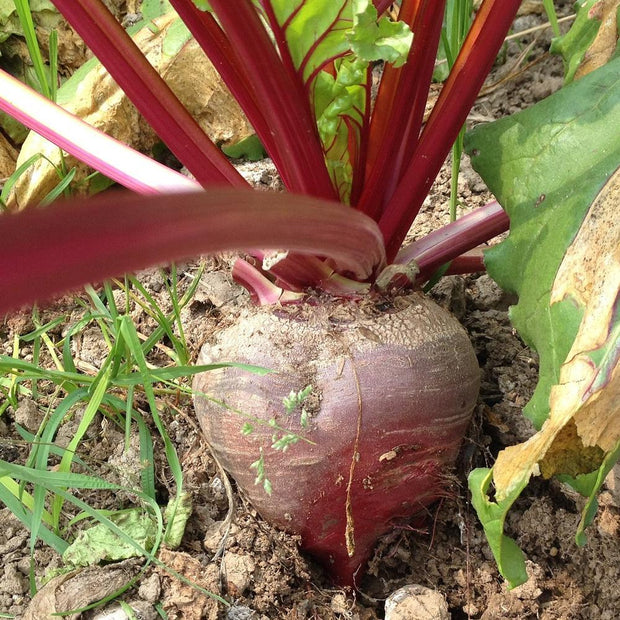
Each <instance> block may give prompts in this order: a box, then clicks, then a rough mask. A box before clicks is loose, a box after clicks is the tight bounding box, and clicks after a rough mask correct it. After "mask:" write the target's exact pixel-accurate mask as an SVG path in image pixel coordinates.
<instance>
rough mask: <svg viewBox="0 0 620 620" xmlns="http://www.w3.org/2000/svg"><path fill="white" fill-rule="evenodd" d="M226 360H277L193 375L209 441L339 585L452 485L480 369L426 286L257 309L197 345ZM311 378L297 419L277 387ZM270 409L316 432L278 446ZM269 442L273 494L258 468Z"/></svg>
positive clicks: (287, 423)
mask: <svg viewBox="0 0 620 620" xmlns="http://www.w3.org/2000/svg"><path fill="white" fill-rule="evenodd" d="M386 306H387V307H386ZM221 361H235V362H243V363H249V364H254V365H258V366H263V367H265V368H270V369H272V370H274V371H275V372H272V373H270V374H267V375H263V376H259V375H256V374H251V373H250V372H247V371H244V370H240V369H237V368H226V369H221V370H214V371H210V372H205V373H202V374H200V375H198V376H197V377H196V379H195V381H194V391H195V396H194V402H195V408H196V412H197V414H198V418H199V420H200V424H201V426H202V429H203V431H204V433H205V436H206V439H207V441H208V443H209V444H210V446H211V448H212V450H213V452H214V454H215V456H216V457H217V458H218V460H219V461H220V463H221V464H222V466H223V467H224V468H225V469H226V470H227V471H228V472H229V473H230V474H231V475H232V476H233V478H234V479H235V480H236V482H237V485H238V487H239V488H240V489H241V490H242V491H243V492H244V493H245V494H246V495H247V497H248V499H249V500H250V502H251V503H252V504H253V505H254V507H255V508H256V509H257V510H258V512H259V513H260V514H261V516H262V517H263V518H264V519H266V520H267V521H269V522H271V523H272V524H274V525H277V526H279V527H281V528H284V529H286V530H287V531H289V532H292V533H295V534H300V535H301V540H302V547H303V549H305V550H306V551H307V552H309V553H310V554H312V555H313V556H314V557H315V558H317V559H319V560H320V561H321V562H322V563H323V564H324V565H325V567H326V568H327V570H328V571H329V572H330V574H331V576H332V578H333V579H334V581H335V582H336V583H338V584H341V585H352V584H353V583H354V581H355V579H356V577H357V578H358V579H359V577H360V576H361V572H363V569H364V566H365V564H366V562H367V560H368V558H369V555H370V553H371V552H372V549H373V546H374V544H375V543H376V541H377V539H378V537H379V536H381V535H382V534H385V533H386V532H387V531H389V530H390V529H391V528H392V527H393V526H394V524H396V523H398V522H402V521H403V520H409V519H411V518H412V517H414V516H415V515H418V514H421V513H423V511H424V509H425V507H426V506H428V505H429V504H430V503H432V502H433V501H435V500H436V499H438V498H439V497H441V496H442V494H444V493H445V481H446V475H447V474H448V473H449V470H450V467H451V466H452V465H453V463H454V460H455V458H456V455H457V453H458V450H459V446H460V443H461V440H462V438H463V435H464V433H465V431H466V429H467V426H468V423H469V420H470V416H471V412H472V410H473V407H474V404H475V402H476V397H477V394H478V388H479V369H478V364H477V360H476V357H475V355H474V351H473V349H472V346H471V344H470V342H469V339H468V337H467V335H466V333H465V332H464V330H463V329H462V327H461V326H460V325H459V323H458V322H457V321H456V319H454V318H453V317H452V316H451V315H449V314H448V313H447V312H445V311H444V310H442V309H441V308H439V306H437V305H436V304H434V303H433V302H432V301H430V300H428V299H427V298H425V297H424V296H423V295H421V294H414V295H411V296H408V297H401V298H396V299H395V300H392V301H391V302H377V303H376V304H373V303H371V302H370V301H366V302H364V303H362V304H356V303H353V302H346V301H342V300H341V301H331V302H330V303H324V302H321V303H320V304H317V305H316V306H310V305H308V304H306V305H300V306H288V307H286V308H279V309H277V310H275V309H274V308H267V309H265V308H252V309H250V310H248V311H246V312H245V313H244V315H243V316H242V317H240V320H238V321H237V322H235V324H234V325H231V326H230V327H227V328H224V329H223V330H221V331H220V332H218V333H216V334H215V336H214V338H213V342H211V343H207V344H206V345H205V346H204V347H203V350H202V352H201V355H200V359H199V363H201V364H202V363H214V362H221ZM306 386H312V392H311V393H310V395H309V396H308V397H307V399H306V400H305V401H304V402H303V404H302V406H303V408H304V409H305V411H306V413H307V414H308V423H307V427H306V428H302V426H301V422H300V417H301V416H300V411H299V410H300V408H301V407H300V408H298V410H296V411H293V412H292V413H290V414H287V413H286V412H285V408H284V405H283V399H284V398H285V397H286V396H288V395H289V394H290V392H291V391H295V392H298V391H300V390H303V389H304V388H306ZM205 395H208V396H209V398H205ZM210 399H215V401H219V402H220V403H222V402H223V403H225V404H226V405H227V407H228V408H226V407H224V406H222V405H221V404H218V403H217V402H214V400H210ZM239 412H242V413H243V414H245V415H242V414H241V413H239ZM247 416H249V417H247ZM251 418H254V419H255V420H256V419H257V420H261V421H263V424H260V423H257V422H256V421H252V419H251ZM273 419H275V420H276V422H277V423H278V424H279V425H281V426H282V427H285V428H287V429H291V431H292V432H295V433H300V434H302V435H303V436H305V437H306V438H307V439H309V440H311V441H312V442H313V443H312V444H310V443H307V442H304V441H299V442H298V443H296V444H294V445H292V446H291V447H290V448H289V449H288V450H287V451H286V452H282V451H277V450H274V449H272V448H271V447H270V446H271V443H272V440H273V436H274V428H273V427H272V426H269V424H268V421H269V420H273ZM248 422H249V423H250V424H251V425H252V426H253V428H254V430H253V432H251V433H250V434H249V435H244V434H242V432H241V430H242V427H243V425H244V424H245V423H248ZM276 435H277V436H281V432H280V433H276ZM261 447H262V453H263V458H264V467H265V476H266V477H267V478H268V479H269V481H270V482H271V486H272V489H273V490H272V494H271V495H268V494H267V493H266V492H265V490H264V488H263V486H262V485H255V484H254V481H255V476H256V471H255V469H251V468H250V465H251V463H253V462H254V461H256V460H257V459H258V458H259V454H260V450H261Z"/></svg>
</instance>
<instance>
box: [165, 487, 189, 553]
mask: <svg viewBox="0 0 620 620" xmlns="http://www.w3.org/2000/svg"><path fill="white" fill-rule="evenodd" d="M191 514H192V496H191V493H187V492H184V493H182V494H181V497H180V498H179V499H176V498H172V499H171V500H170V501H169V502H168V505H167V506H166V510H165V512H164V520H165V522H166V535H165V536H164V543H165V544H166V545H167V546H168V547H169V548H170V549H176V548H177V547H178V546H179V545H180V544H181V540H182V539H183V534H184V533H185V526H186V525H187V520H188V519H189V518H190V516H191Z"/></svg>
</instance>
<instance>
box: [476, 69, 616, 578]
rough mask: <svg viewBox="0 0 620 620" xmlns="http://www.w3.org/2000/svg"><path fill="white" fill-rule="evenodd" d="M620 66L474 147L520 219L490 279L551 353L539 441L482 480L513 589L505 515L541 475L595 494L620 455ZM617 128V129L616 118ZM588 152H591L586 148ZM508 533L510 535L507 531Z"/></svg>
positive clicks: (491, 129) (540, 391) (484, 131)
mask: <svg viewBox="0 0 620 620" xmlns="http://www.w3.org/2000/svg"><path fill="white" fill-rule="evenodd" d="M619 75H620V57H617V58H616V59H615V60H613V61H611V62H610V63H608V64H607V65H605V66H604V67H603V68H601V69H598V70H596V71H594V72H592V73H590V74H589V75H587V76H585V77H583V78H581V79H580V80H579V81H577V82H575V83H573V84H571V85H569V86H567V87H566V88H564V89H562V90H561V91H559V92H558V93H556V94H554V95H552V96H551V97H549V98H547V99H545V100H544V101H542V102H540V103H538V104H536V105H535V106H533V107H532V108H530V109H528V110H525V111H523V112H520V113H518V114H515V115H514V116H512V117H508V118H505V119H501V120H499V121H496V122H494V123H491V124H488V125H484V126H481V127H479V128H476V129H475V130H474V131H472V132H471V133H470V134H469V136H468V137H467V150H468V152H469V153H470V155H471V158H472V163H473V165H474V167H475V168H476V169H477V170H478V171H479V172H480V174H481V175H482V176H483V178H484V179H485V181H486V182H487V184H488V185H489V187H490V189H491V190H492V191H493V193H494V194H495V195H496V196H497V198H498V200H499V202H500V203H501V204H503V205H504V206H505V208H506V210H507V212H508V214H509V216H510V220H511V232H510V236H509V237H508V239H507V240H506V241H504V242H503V243H501V244H500V245H499V246H497V247H496V248H493V249H492V250H490V251H489V252H487V255H486V262H487V266H488V270H489V273H490V274H491V276H492V277H493V278H495V279H496V280H497V281H498V283H499V284H500V285H501V286H502V287H504V288H505V289H507V290H509V291H513V292H515V293H517V294H518V295H519V303H518V304H517V305H516V306H513V307H512V309H511V313H510V317H511V321H512V322H513V324H514V325H515V327H516V328H517V329H518V331H519V333H520V334H521V336H522V337H523V339H524V340H525V341H526V342H527V343H528V344H529V345H531V346H533V347H534V348H535V349H536V350H537V351H538V353H539V355H540V380H539V383H538V386H537V388H536V391H535V393H534V395H533V397H532V399H531V401H530V402H529V404H528V405H527V407H526V409H525V412H524V413H525V414H526V415H527V416H528V417H529V418H530V419H531V420H532V422H533V423H534V425H535V426H536V428H537V429H539V432H538V433H537V434H536V435H534V437H532V438H531V439H530V440H529V441H527V442H526V443H524V444H521V445H518V446H514V447H509V448H506V449H505V450H504V451H503V452H501V453H500V455H499V456H498V459H497V462H496V464H495V466H494V467H493V470H492V480H493V483H494V486H495V501H494V502H491V501H490V500H488V498H487V497H486V495H487V489H488V486H489V483H490V478H489V472H488V470H484V471H482V472H478V473H475V474H474V475H472V479H471V488H472V492H473V494H474V496H475V497H476V502H477V508H478V512H479V516H480V518H481V519H482V521H483V524H484V526H485V529H486V530H487V533H488V534H489V533H490V532H492V535H490V536H489V539H490V542H491V543H492V546H493V551H494V553H495V555H496V558H497V560H498V563H499V566H500V570H501V571H502V572H503V574H504V576H505V577H506V578H507V579H508V580H509V581H510V582H511V584H512V585H513V586H514V585H518V583H520V582H521V581H523V575H524V570H522V568H523V567H521V569H519V568H518V567H515V566H511V565H510V563H511V562H513V561H516V560H515V557H517V556H516V555H514V554H513V553H512V551H511V552H509V554H508V557H506V555H505V554H506V549H507V548H510V549H512V546H513V543H508V542H507V541H506V539H505V538H504V537H503V535H501V529H502V528H501V527H500V526H501V525H502V524H503V516H501V519H500V520H499V522H498V514H499V513H501V515H505V512H506V511H507V509H508V508H509V506H510V504H512V502H513V501H514V500H515V499H516V497H517V496H518V495H519V492H520V490H521V489H523V488H524V486H525V484H527V482H528V481H529V479H530V477H531V476H532V475H538V474H542V475H543V477H545V478H550V477H551V476H556V475H557V476H561V479H562V480H564V481H572V484H573V486H576V487H577V488H578V489H579V490H580V491H582V492H584V493H585V494H586V495H587V496H589V497H590V501H589V504H588V506H587V507H586V511H585V512H584V516H583V519H582V526H581V527H580V530H579V534H578V542H582V541H583V535H582V529H583V526H585V525H586V524H587V522H588V521H589V520H591V518H592V516H593V513H592V510H591V506H592V502H593V501H594V494H595V493H596V491H597V490H598V488H599V487H600V485H601V484H602V481H603V479H604V475H603V474H604V473H606V472H607V471H609V469H610V467H611V466H612V465H613V461H614V460H615V459H617V456H618V453H619V451H620V423H619V421H618V415H617V414H618V402H620V373H619V372H618V358H619V356H620V315H619V304H620V220H619V219H618V217H617V210H618V200H619V197H620V173H619V172H618V166H619V164H620V139H619V133H618V127H620V88H619V82H620V80H619V77H618V76H619ZM614 119H615V120H614ZM577 149H578V152H579V155H577V153H576V150H577ZM498 527H499V530H498Z"/></svg>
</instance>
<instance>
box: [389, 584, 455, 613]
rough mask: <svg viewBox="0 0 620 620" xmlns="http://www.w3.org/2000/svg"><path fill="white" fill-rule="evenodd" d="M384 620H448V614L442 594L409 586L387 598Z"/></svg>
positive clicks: (417, 586) (422, 587) (418, 586)
mask: <svg viewBox="0 0 620 620" xmlns="http://www.w3.org/2000/svg"><path fill="white" fill-rule="evenodd" d="M385 620H450V612H449V611H448V603H447V602H446V599H445V598H444V597H443V595H442V594H440V593H439V592H437V591H435V590H431V589H430V588H425V587H424V586H421V585H418V584H411V585H408V586H404V587H402V588H400V589H399V590H396V592H392V594H390V596H389V597H388V598H387V600H386V601H385Z"/></svg>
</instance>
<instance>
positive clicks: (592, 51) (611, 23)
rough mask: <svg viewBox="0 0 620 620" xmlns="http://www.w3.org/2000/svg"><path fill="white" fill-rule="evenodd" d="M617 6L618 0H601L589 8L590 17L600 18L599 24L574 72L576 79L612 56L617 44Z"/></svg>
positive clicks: (618, 4) (619, 3)
mask: <svg viewBox="0 0 620 620" xmlns="http://www.w3.org/2000/svg"><path fill="white" fill-rule="evenodd" d="M618 7H620V0H601V1H600V2H597V3H596V4H595V5H594V6H593V7H592V9H591V10H590V12H589V16H590V18H591V19H596V20H600V22H601V25H600V26H599V29H598V33H597V35H596V37H595V38H594V41H593V42H592V44H591V45H590V47H589V48H588V49H587V50H586V53H585V55H584V57H583V60H582V61H581V64H580V65H579V68H578V69H577V72H576V73H575V79H576V80H578V79H579V78H580V77H583V76H584V75H587V74H588V73H590V71H594V69H598V68H599V67H602V66H603V65H604V64H605V63H606V62H607V61H608V60H609V59H610V58H611V57H612V55H613V53H614V51H615V49H616V45H617V44H618V23H617V18H616V14H617V12H618Z"/></svg>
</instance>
